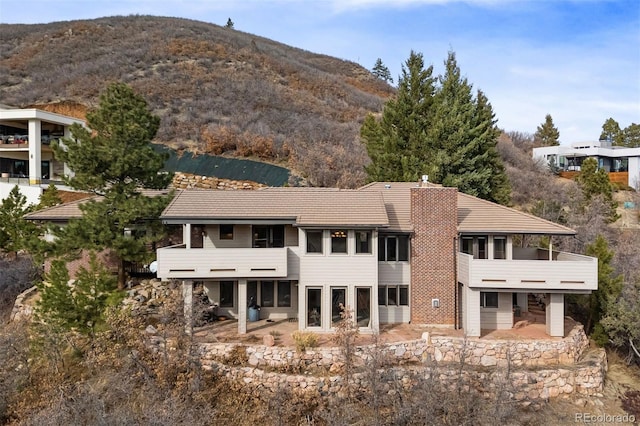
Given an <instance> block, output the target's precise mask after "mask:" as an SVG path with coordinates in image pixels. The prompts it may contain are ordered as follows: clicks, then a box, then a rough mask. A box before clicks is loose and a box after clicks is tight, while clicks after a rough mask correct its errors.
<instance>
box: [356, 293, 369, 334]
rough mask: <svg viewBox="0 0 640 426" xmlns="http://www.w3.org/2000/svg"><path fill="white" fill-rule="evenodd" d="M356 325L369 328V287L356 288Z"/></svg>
mask: <svg viewBox="0 0 640 426" xmlns="http://www.w3.org/2000/svg"><path fill="white" fill-rule="evenodd" d="M356 323H357V324H358V327H370V326H371V288H370V287H356Z"/></svg>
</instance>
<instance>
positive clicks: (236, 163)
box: [153, 144, 289, 186]
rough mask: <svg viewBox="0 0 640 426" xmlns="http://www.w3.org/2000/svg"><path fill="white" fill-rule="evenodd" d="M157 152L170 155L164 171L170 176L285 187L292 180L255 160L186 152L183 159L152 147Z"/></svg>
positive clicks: (279, 169) (282, 171)
mask: <svg viewBox="0 0 640 426" xmlns="http://www.w3.org/2000/svg"><path fill="white" fill-rule="evenodd" d="M153 148H154V149H155V150H156V151H160V152H168V153H169V159H168V160H167V162H166V163H165V169H166V170H167V171H170V172H184V173H192V174H194V175H200V176H211V177H217V178H221V179H233V180H250V181H253V182H258V183H263V184H265V185H269V186H283V185H284V184H285V183H287V182H288V180H289V170H287V169H285V168H284V167H279V166H274V165H271V164H266V163H260V162H258V161H252V160H240V159H235V158H224V157H216V156H214V155H207V154H200V155H198V156H194V155H193V153H191V152H188V151H186V152H185V153H184V154H183V155H182V156H181V157H178V155H177V153H176V152H175V151H174V150H172V149H171V148H168V147H166V146H164V145H158V144H153Z"/></svg>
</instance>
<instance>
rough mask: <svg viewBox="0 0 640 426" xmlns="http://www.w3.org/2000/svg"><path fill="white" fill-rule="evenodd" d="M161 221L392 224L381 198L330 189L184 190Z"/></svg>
mask: <svg viewBox="0 0 640 426" xmlns="http://www.w3.org/2000/svg"><path fill="white" fill-rule="evenodd" d="M161 217H162V219H163V220H165V221H172V220H190V219H191V220H198V219H202V220H230V219H239V220H267V219H273V220H291V221H292V222H294V223H296V224H297V225H300V226H322V225H346V226H374V227H386V226H388V224H389V222H388V220H387V214H386V211H385V208H384V204H383V202H382V197H381V196H380V194H378V193H366V192H359V191H355V190H338V189H327V188H268V189H265V190H257V191H217V190H184V191H182V192H180V193H179V194H178V195H177V196H176V197H175V198H174V199H173V201H172V202H171V203H170V204H169V206H167V208H166V209H165V210H164V212H163V213H162V216H161Z"/></svg>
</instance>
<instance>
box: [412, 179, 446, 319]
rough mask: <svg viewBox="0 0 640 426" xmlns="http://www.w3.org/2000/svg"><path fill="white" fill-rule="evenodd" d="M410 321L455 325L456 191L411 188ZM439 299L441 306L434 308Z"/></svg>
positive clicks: (440, 188) (439, 188)
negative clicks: (433, 304) (434, 301)
mask: <svg viewBox="0 0 640 426" xmlns="http://www.w3.org/2000/svg"><path fill="white" fill-rule="evenodd" d="M411 221H412V223H413V227H414V236H413V238H412V240H411V296H410V300H411V302H410V304H411V322H412V323H416V324H442V325H453V324H454V323H455V293H456V280H455V270H454V268H455V255H456V238H457V221H458V207H457V190H456V189H455V188H443V187H435V188H433V187H431V188H412V189H411ZM432 299H438V300H439V307H433V306H432Z"/></svg>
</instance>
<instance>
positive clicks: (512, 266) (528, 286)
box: [458, 249, 598, 293]
mask: <svg viewBox="0 0 640 426" xmlns="http://www.w3.org/2000/svg"><path fill="white" fill-rule="evenodd" d="M513 257H514V259H513V260H488V259H474V258H473V257H472V256H470V255H468V254H464V253H458V281H460V282H461V283H463V284H466V285H468V286H469V288H490V289H513V290H514V291H518V290H520V289H522V290H523V291H527V292H529V291H539V292H547V291H549V292H554V291H557V292H567V293H588V292H590V291H593V290H597V289H598V259H596V258H594V257H588V256H581V255H578V254H572V253H565V252H556V251H554V252H551V260H550V259H549V251H548V250H543V249H514V252H513Z"/></svg>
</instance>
